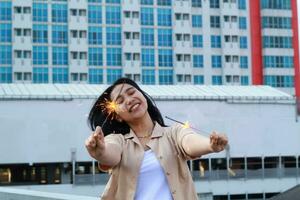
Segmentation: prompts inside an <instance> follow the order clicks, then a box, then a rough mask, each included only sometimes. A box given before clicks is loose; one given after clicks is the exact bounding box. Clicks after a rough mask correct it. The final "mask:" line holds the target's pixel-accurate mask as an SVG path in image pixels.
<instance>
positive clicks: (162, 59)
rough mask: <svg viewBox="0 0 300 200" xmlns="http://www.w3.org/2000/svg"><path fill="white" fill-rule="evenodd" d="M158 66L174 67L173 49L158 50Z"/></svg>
mask: <svg viewBox="0 0 300 200" xmlns="http://www.w3.org/2000/svg"><path fill="white" fill-rule="evenodd" d="M158 65H159V66H160V67H173V51H172V49H159V50H158Z"/></svg>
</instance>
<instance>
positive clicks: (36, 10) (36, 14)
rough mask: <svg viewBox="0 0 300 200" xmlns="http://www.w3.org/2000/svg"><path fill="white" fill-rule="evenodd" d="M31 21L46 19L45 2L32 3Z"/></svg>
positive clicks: (44, 20) (46, 8)
mask: <svg viewBox="0 0 300 200" xmlns="http://www.w3.org/2000/svg"><path fill="white" fill-rule="evenodd" d="M32 7H33V21H34V22H47V21H48V5H47V4H46V3H33V6H32Z"/></svg>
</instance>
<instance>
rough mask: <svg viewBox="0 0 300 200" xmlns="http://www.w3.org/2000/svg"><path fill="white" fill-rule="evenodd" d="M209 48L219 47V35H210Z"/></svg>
mask: <svg viewBox="0 0 300 200" xmlns="http://www.w3.org/2000/svg"><path fill="white" fill-rule="evenodd" d="M210 40H211V41H210V42H211V48H221V36H219V35H212V36H210Z"/></svg>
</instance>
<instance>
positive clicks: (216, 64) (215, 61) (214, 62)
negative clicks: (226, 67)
mask: <svg viewBox="0 0 300 200" xmlns="http://www.w3.org/2000/svg"><path fill="white" fill-rule="evenodd" d="M211 66H212V68H221V67H222V56H219V55H212V56H211Z"/></svg>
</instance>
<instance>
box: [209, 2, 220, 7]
mask: <svg viewBox="0 0 300 200" xmlns="http://www.w3.org/2000/svg"><path fill="white" fill-rule="evenodd" d="M209 7H210V8H220V0H209Z"/></svg>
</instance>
